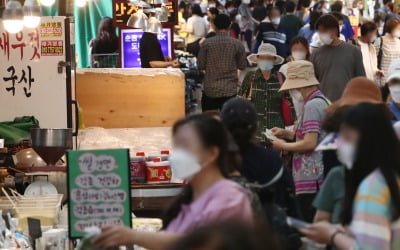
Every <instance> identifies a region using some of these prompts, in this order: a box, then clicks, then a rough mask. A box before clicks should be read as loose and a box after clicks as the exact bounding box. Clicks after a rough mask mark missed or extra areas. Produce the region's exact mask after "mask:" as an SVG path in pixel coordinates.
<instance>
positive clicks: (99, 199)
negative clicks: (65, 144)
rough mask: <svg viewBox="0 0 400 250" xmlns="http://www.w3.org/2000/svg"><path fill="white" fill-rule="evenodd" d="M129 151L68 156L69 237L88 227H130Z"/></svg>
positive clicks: (85, 152) (79, 152)
mask: <svg viewBox="0 0 400 250" xmlns="http://www.w3.org/2000/svg"><path fill="white" fill-rule="evenodd" d="M128 163H129V150H128V149H112V150H90V151H81V150H78V151H69V152H68V196H69V204H68V209H69V235H70V238H81V237H83V236H84V230H85V228H87V227H92V226H97V227H100V228H101V227H103V226H104V225H120V224H121V225H125V226H127V227H131V224H132V221H131V206H130V204H131V203H130V197H131V196H130V182H129V181H130V177H129V173H130V171H129V164H128Z"/></svg>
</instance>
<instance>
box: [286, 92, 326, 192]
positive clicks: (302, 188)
mask: <svg viewBox="0 0 400 250" xmlns="http://www.w3.org/2000/svg"><path fill="white" fill-rule="evenodd" d="M324 99H325V97H324V96H323V95H322V93H321V91H320V90H316V91H314V92H313V93H311V94H310V96H309V97H308V98H307V99H306V100H305V105H304V110H303V112H302V115H301V117H300V119H299V121H298V125H297V128H296V141H300V140H303V139H304V136H305V135H306V134H307V133H318V134H319V136H318V142H320V141H321V140H322V138H323V136H324V133H323V131H322V130H321V121H322V120H323V119H324V117H325V109H326V108H327V106H328V103H327V101H325V100H324ZM323 173H324V166H323V161H322V152H321V151H310V152H306V153H295V154H294V155H293V178H294V183H295V186H296V194H307V193H312V194H313V193H316V192H317V191H318V190H319V187H320V186H322V181H323Z"/></svg>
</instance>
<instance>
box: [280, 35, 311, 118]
mask: <svg viewBox="0 0 400 250" xmlns="http://www.w3.org/2000/svg"><path fill="white" fill-rule="evenodd" d="M290 50H291V52H292V55H291V56H290V57H289V60H290V61H298V60H307V61H308V60H310V49H309V46H308V42H307V39H306V38H304V37H301V36H297V37H295V38H293V40H292V41H291V42H290ZM287 68H288V64H287V63H286V64H284V65H282V66H281V67H280V69H279V72H280V73H282V74H283V75H284V76H285V77H287ZM292 102H293V106H294V109H295V111H296V117H300V115H301V112H302V109H303V104H304V103H299V102H298V101H297V100H292Z"/></svg>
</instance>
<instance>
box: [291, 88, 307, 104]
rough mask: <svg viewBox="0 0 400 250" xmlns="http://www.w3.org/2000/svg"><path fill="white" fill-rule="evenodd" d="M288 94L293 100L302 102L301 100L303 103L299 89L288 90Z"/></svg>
mask: <svg viewBox="0 0 400 250" xmlns="http://www.w3.org/2000/svg"><path fill="white" fill-rule="evenodd" d="M289 94H290V96H291V97H292V99H293V100H294V101H297V102H299V103H302V102H303V103H304V98H303V95H302V94H301V92H300V91H299V90H297V89H291V90H289Z"/></svg>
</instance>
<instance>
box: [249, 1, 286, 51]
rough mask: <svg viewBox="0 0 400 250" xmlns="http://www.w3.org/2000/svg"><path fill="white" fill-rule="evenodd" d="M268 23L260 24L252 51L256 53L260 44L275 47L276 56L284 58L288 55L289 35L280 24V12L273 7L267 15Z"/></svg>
mask: <svg viewBox="0 0 400 250" xmlns="http://www.w3.org/2000/svg"><path fill="white" fill-rule="evenodd" d="M268 17H269V20H270V22H265V21H263V22H261V23H260V25H259V26H258V30H257V38H256V39H257V41H256V44H255V47H254V50H253V51H257V50H258V47H259V46H260V44H261V43H263V42H264V43H270V44H272V45H274V46H275V48H276V51H277V52H278V55H279V56H281V57H283V58H286V57H287V56H288V55H289V51H288V48H289V41H290V40H289V39H290V34H289V32H288V30H287V29H286V27H284V26H283V25H281V24H280V22H281V11H280V10H279V8H277V7H273V8H272V9H271V11H270V13H269V15H268Z"/></svg>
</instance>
